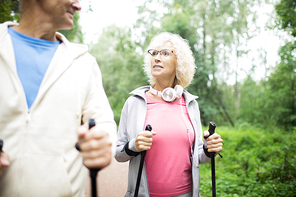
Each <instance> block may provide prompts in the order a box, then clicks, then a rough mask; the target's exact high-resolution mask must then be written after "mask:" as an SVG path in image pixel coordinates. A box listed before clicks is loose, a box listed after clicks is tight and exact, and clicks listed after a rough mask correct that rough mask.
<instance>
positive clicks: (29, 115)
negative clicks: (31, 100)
mask: <svg viewBox="0 0 296 197" xmlns="http://www.w3.org/2000/svg"><path fill="white" fill-rule="evenodd" d="M30 121H31V114H30V110H29V111H28V113H27V121H26V122H27V123H29V122H30Z"/></svg>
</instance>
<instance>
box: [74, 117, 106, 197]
mask: <svg viewBox="0 0 296 197" xmlns="http://www.w3.org/2000/svg"><path fill="white" fill-rule="evenodd" d="M94 126H96V122H95V119H93V118H90V119H89V120H88V129H89V130H90V129H91V128H92V127H94ZM75 148H76V149H77V150H78V151H81V149H80V147H79V145H78V143H76V144H75ZM100 170H101V169H100V168H97V169H96V168H90V170H89V171H90V173H89V174H90V179H91V194H92V195H91V196H92V197H97V174H98V172H99V171H100Z"/></svg>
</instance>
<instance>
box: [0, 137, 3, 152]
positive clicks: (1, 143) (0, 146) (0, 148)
mask: <svg viewBox="0 0 296 197" xmlns="http://www.w3.org/2000/svg"><path fill="white" fill-rule="evenodd" d="M3 145H4V142H3V140H0V153H1V152H2V149H3Z"/></svg>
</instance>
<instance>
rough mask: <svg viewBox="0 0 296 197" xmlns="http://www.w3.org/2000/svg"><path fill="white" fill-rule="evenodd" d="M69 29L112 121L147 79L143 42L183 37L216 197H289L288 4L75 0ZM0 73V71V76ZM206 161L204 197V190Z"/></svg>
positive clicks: (291, 25)
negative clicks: (92, 63) (218, 140)
mask: <svg viewBox="0 0 296 197" xmlns="http://www.w3.org/2000/svg"><path fill="white" fill-rule="evenodd" d="M80 3H81V5H82V11H81V12H79V13H76V15H75V18H74V28H73V29H72V30H69V31H61V32H62V33H63V34H64V35H65V36H66V37H67V38H68V39H69V40H70V41H73V42H77V43H84V44H86V45H88V47H89V52H90V53H91V54H92V55H93V56H95V57H96V59H97V62H98V64H99V66H100V68H101V71H102V75H103V83H104V88H105V91H106V93H107V96H108V99H109V102H110V104H111V107H112V109H113V111H114V115H115V120H116V122H117V123H118V122H119V119H120V113H121V109H122V107H123V104H124V102H125V100H126V99H127V97H128V96H129V92H130V91H132V90H133V89H135V88H137V87H139V86H142V85H147V84H148V82H147V78H146V76H145V74H144V71H143V68H142V65H143V57H144V53H146V47H147V46H148V44H149V42H150V40H151V38H153V37H154V36H155V35H156V34H157V33H159V32H162V31H168V32H172V33H177V34H179V35H181V36H182V37H183V38H185V39H187V40H188V42H189V44H190V46H191V49H192V51H193V54H194V57H195V61H196V66H197V70H196V74H195V77H194V80H193V82H192V84H191V85H190V86H189V87H187V88H186V89H187V90H188V91H189V92H191V93H192V94H195V95H197V96H199V98H198V100H197V101H198V103H199V107H200V111H201V120H202V124H203V126H204V129H207V126H208V124H209V122H210V121H213V122H215V123H216V125H217V129H216V131H217V132H219V134H221V136H222V138H223V139H224V148H223V151H222V155H223V156H224V158H223V159H221V158H217V162H216V165H217V169H218V170H217V175H216V176H217V195H218V196H295V195H296V189H295V185H296V156H295V154H293V153H294V152H296V145H295V144H296V143H295V142H296V49H295V48H296V42H295V37H296V0H277V1H275V0H270V1H268V0H266V1H264V0H124V1H122V0H108V1H102V0H81V1H80ZM19 17H20V16H19V11H18V1H17V0H0V23H2V22H4V21H7V20H11V21H19ZM0 76H1V73H0ZM209 170H210V167H209V164H206V165H202V167H201V174H202V185H201V192H202V195H203V196H211V184H210V178H209V177H210V171H209Z"/></svg>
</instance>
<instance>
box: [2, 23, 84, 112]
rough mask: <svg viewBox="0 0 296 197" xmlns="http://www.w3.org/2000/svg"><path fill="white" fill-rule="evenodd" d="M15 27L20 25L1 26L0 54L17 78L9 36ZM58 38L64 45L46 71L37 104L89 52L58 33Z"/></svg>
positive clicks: (5, 24)
mask: <svg viewBox="0 0 296 197" xmlns="http://www.w3.org/2000/svg"><path fill="white" fill-rule="evenodd" d="M13 25H18V24H17V23H14V22H5V23H3V24H0V54H1V56H2V58H3V60H4V62H7V66H8V67H9V68H10V69H11V70H12V71H13V73H14V74H15V76H17V68H16V63H15V56H14V50H13V45H12V42H11V38H10V35H9V34H8V26H13ZM56 37H57V38H58V39H59V40H60V41H61V42H62V43H61V44H60V45H59V47H58V48H57V51H56V53H55V55H54V56H53V58H52V60H51V63H50V65H49V67H48V70H47V71H46V74H45V76H44V78H43V80H42V83H41V85H40V89H39V92H38V95H37V97H36V100H35V102H36V101H38V100H39V99H40V98H42V97H43V95H44V94H45V93H46V91H47V90H48V89H49V87H50V86H51V85H52V84H53V83H54V82H55V81H56V80H57V79H58V78H59V77H60V76H61V75H62V74H63V73H64V72H65V71H66V70H67V69H68V68H69V67H70V66H71V65H72V63H73V61H74V60H75V59H77V58H79V57H80V56H82V55H84V54H86V53H87V52H88V48H87V46H85V45H81V44H75V43H71V42H69V41H68V40H67V38H66V37H65V36H64V35H62V34H61V33H58V32H57V33H56ZM35 102H34V103H35ZM36 103H37V102H36ZM33 105H34V104H33ZM32 107H33V106H32Z"/></svg>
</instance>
